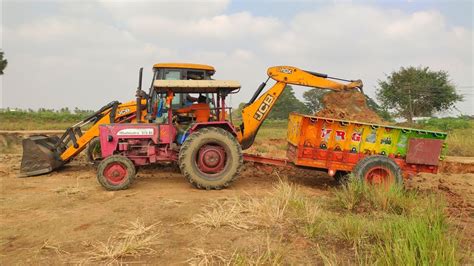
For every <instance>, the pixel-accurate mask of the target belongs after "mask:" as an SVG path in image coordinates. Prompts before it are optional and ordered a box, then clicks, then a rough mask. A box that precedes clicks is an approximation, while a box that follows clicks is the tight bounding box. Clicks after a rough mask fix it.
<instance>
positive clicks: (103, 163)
mask: <svg viewBox="0 0 474 266" xmlns="http://www.w3.org/2000/svg"><path fill="white" fill-rule="evenodd" d="M117 161H119V162H121V163H123V164H125V165H126V166H127V172H128V175H129V178H128V180H127V181H126V182H124V183H123V184H121V185H118V186H116V185H111V184H110V183H109V182H107V179H106V178H105V176H103V174H102V172H103V171H104V169H105V167H106V166H107V164H109V163H110V162H117ZM135 174H136V169H135V165H134V164H133V162H132V161H131V160H130V159H128V158H127V157H125V156H122V155H112V156H110V157H107V158H105V159H104V160H102V161H101V162H100V163H99V165H98V167H97V181H99V183H100V184H101V185H102V186H103V187H104V188H105V189H107V190H123V189H127V188H128V187H130V185H131V184H132V183H133V180H134V178H135Z"/></svg>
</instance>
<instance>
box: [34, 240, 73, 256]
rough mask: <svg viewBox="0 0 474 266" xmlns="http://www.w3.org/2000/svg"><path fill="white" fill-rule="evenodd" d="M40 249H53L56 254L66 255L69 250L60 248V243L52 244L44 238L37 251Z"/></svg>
mask: <svg viewBox="0 0 474 266" xmlns="http://www.w3.org/2000/svg"><path fill="white" fill-rule="evenodd" d="M42 250H52V251H54V252H55V253H56V254H57V255H58V256H61V255H68V254H69V252H67V251H65V250H64V249H62V248H61V245H60V244H52V243H50V242H49V239H48V240H45V241H44V242H43V245H41V247H40V248H39V250H38V252H41V251H42Z"/></svg>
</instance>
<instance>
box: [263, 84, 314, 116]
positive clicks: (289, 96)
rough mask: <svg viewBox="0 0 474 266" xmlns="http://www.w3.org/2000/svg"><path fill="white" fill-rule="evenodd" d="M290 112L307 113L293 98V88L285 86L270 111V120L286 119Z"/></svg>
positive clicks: (300, 103) (303, 106)
mask: <svg viewBox="0 0 474 266" xmlns="http://www.w3.org/2000/svg"><path fill="white" fill-rule="evenodd" d="M291 112H298V113H308V108H307V107H306V106H305V104H304V103H302V102H301V101H300V100H298V99H297V98H296V97H295V92H294V91H293V87H291V86H290V85H287V86H286V88H285V90H283V92H282V94H281V95H280V98H278V100H277V102H276V104H275V105H274V106H273V109H272V110H271V111H270V114H269V115H268V118H270V119H288V115H289V114H290V113H291Z"/></svg>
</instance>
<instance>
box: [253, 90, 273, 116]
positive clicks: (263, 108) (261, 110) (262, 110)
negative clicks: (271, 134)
mask: <svg viewBox="0 0 474 266" xmlns="http://www.w3.org/2000/svg"><path fill="white" fill-rule="evenodd" d="M273 100H274V97H273V96H271V95H270V94H268V95H267V96H265V99H263V102H262V104H260V106H259V107H258V109H257V112H255V115H254V116H253V118H255V119H257V120H258V121H260V120H262V118H263V116H264V115H265V114H266V113H267V112H268V110H270V106H271V105H272V103H273Z"/></svg>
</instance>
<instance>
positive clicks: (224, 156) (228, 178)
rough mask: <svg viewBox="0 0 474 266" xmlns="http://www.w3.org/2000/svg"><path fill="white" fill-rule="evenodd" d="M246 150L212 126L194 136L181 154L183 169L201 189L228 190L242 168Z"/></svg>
mask: <svg viewBox="0 0 474 266" xmlns="http://www.w3.org/2000/svg"><path fill="white" fill-rule="evenodd" d="M242 163H243V157H242V149H241V147H240V145H239V143H238V142H237V140H236V139H235V137H234V136H233V135H232V134H230V133H229V132H228V131H226V130H224V129H222V128H217V127H208V128H203V129H200V130H199V131H196V132H194V133H192V134H191V135H190V136H189V137H188V138H187V139H186V141H185V142H184V143H183V145H182V146H181V149H180V151H179V168H180V169H181V172H182V173H183V175H184V176H185V177H186V178H187V179H188V180H189V182H190V183H191V184H192V185H193V186H195V187H197V188H201V189H222V188H225V187H228V186H229V185H230V184H231V183H232V182H233V181H234V180H235V179H236V178H237V175H238V173H239V172H240V169H241V167H242Z"/></svg>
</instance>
